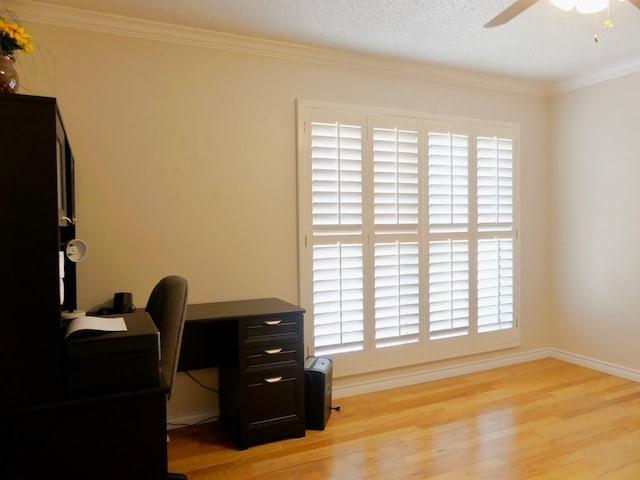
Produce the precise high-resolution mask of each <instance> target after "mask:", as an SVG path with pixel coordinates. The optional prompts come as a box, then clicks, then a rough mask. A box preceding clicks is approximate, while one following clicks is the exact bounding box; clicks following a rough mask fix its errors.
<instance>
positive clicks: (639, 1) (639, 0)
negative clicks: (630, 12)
mask: <svg viewBox="0 0 640 480" xmlns="http://www.w3.org/2000/svg"><path fill="white" fill-rule="evenodd" d="M629 3H630V4H631V5H633V6H634V7H636V8H640V0H629Z"/></svg>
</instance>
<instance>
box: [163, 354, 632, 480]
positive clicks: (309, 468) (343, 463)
mask: <svg viewBox="0 0 640 480" xmlns="http://www.w3.org/2000/svg"><path fill="white" fill-rule="evenodd" d="M334 405H340V406H341V408H342V409H341V411H339V412H336V411H334V412H333V413H332V415H331V418H330V419H329V422H328V424H327V428H326V429H325V430H324V431H314V430H308V431H307V435H306V437H304V438H299V439H289V440H283V441H279V442H273V443H269V444H265V445H259V446H255V447H251V448H249V449H248V450H244V451H238V450H236V449H235V447H234V445H233V444H232V443H231V442H230V441H229V439H228V438H227V436H226V434H225V433H224V432H222V431H221V430H220V429H219V427H218V426H217V424H216V423H208V424H203V425H199V426H195V427H185V428H180V429H175V430H171V432H170V438H171V440H170V442H169V467H170V470H171V471H180V472H183V473H186V474H187V475H188V476H189V479H190V480H199V479H234V480H237V479H280V480H294V479H310V480H315V479H339V480H343V479H344V480H357V479H368V480H369V479H392V480H404V479H438V480H445V479H446V480H453V479H455V480H460V479H487V480H501V479H527V480H530V479H563V480H564V479H571V480H574V479H590V478H601V479H616V480H617V479H633V480H638V479H640V384H639V383H636V382H632V381H629V380H624V379H621V378H618V377H614V376H610V375H606V374H603V373H599V372H596V371H593V370H589V369H586V368H582V367H579V366H575V365H571V364H568V363H564V362H561V361H558V360H554V359H544V360H537V361H533V362H527V363H523V364H519V365H513V366H508V367H503V368H498V369H495V370H489V371H486V372H480V373H474V374H470V375H465V376H461V377H456V378H449V379H445V380H439V381H434V382H430V383H424V384H420V385H414V386H410V387H403V388H398V389H394V390H387V391H384V392H378V393H372V394H365V395H359V396H354V397H349V398H341V399H336V400H335V401H334Z"/></svg>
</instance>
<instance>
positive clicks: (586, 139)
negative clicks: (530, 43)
mask: <svg viewBox="0 0 640 480" xmlns="http://www.w3.org/2000/svg"><path fill="white" fill-rule="evenodd" d="M638 85H640V74H639V73H635V74H630V75H627V76H624V77H621V78H618V79H614V80H609V81H607V82H605V83H600V84H597V85H593V86H590V87H586V88H582V89H579V90H575V91H572V92H570V93H565V94H562V95H558V96H557V97H556V98H555V99H554V108H553V116H552V118H553V119H554V131H555V135H554V136H555V142H554V145H555V148H554V151H553V161H552V165H554V167H553V171H552V178H553V180H554V188H553V196H554V199H553V208H552V209H551V211H552V212H553V216H552V222H551V224H550V227H551V231H552V232H553V246H554V248H553V256H552V260H553V262H552V266H553V267H552V268H553V275H554V283H555V286H554V299H555V306H554V310H555V318H554V321H553V323H552V324H551V325H552V345H553V346H554V347H556V348H558V349H561V350H565V351H568V352H572V353H573V354H576V355H584V356H586V357H589V358H594V359H598V360H600V361H602V362H609V363H612V364H614V365H620V366H623V367H626V368H628V369H633V370H636V371H638V370H640V355H638V339H639V338H640V288H639V285H640V283H639V281H638V274H639V273H640V253H639V252H640V187H639V179H640V135H639V134H638V132H639V131H640V130H639V129H640V95H638Z"/></svg>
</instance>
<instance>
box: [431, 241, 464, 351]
mask: <svg viewBox="0 0 640 480" xmlns="http://www.w3.org/2000/svg"><path fill="white" fill-rule="evenodd" d="M468 333H469V243H468V242H467V241H466V240H455V241H453V240H446V241H438V242H431V243H430V244H429V335H430V338H431V339H438V338H449V337H456V336H459V335H466V334H468Z"/></svg>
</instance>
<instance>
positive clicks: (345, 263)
mask: <svg viewBox="0 0 640 480" xmlns="http://www.w3.org/2000/svg"><path fill="white" fill-rule="evenodd" d="M311 181H312V183H311V209H312V224H313V236H314V238H315V240H314V246H313V248H312V252H313V254H312V265H313V266H312V271H313V304H314V308H313V311H314V337H315V352H316V353H317V354H318V355H330V354H334V353H343V352H350V351H358V350H362V349H363V348H364V287H363V276H364V273H363V263H362V262H363V248H362V243H361V238H360V237H359V235H358V234H359V233H361V231H362V127H361V126H360V125H346V124H340V123H319V122H314V123H312V124H311ZM354 236H355V237H357V239H356V240H354V238H353V237H354Z"/></svg>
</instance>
